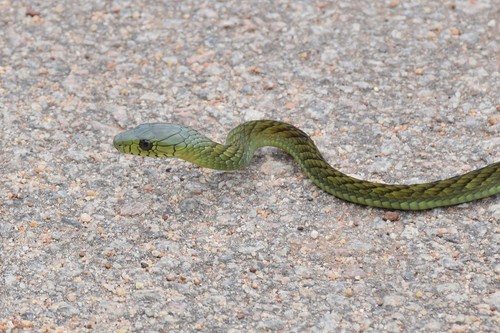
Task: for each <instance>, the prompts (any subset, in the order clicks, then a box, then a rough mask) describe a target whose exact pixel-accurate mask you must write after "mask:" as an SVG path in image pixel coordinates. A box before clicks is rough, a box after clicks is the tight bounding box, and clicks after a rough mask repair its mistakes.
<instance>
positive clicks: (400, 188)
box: [113, 120, 500, 210]
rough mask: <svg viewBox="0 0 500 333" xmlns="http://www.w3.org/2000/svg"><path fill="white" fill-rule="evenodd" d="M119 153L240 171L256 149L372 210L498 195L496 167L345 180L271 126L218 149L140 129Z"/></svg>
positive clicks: (290, 130)
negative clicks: (430, 176)
mask: <svg viewBox="0 0 500 333" xmlns="http://www.w3.org/2000/svg"><path fill="white" fill-rule="evenodd" d="M113 145H114V146H115V147H116V149H118V150H119V151H120V152H122V153H126V154H133V155H141V156H149V157H176V158H181V159H183V160H186V161H189V162H191V163H194V164H197V165H200V166H202V167H207V168H212V169H217V170H236V169H241V168H243V167H245V166H246V165H247V164H248V163H249V162H250V160H251V159H252V156H253V154H254V152H255V150H256V149H257V148H260V147H263V146H273V147H277V148H279V149H281V150H283V151H285V152H286V153H288V154H290V155H291V156H292V157H293V158H294V159H295V160H296V161H297V162H298V164H299V165H300V167H301V168H302V170H303V171H304V172H305V173H306V175H307V176H308V177H309V179H311V181H312V182H313V183H314V184H316V185H317V186H319V187H320V188H322V189H323V190H325V191H326V192H328V193H330V194H332V195H334V196H336V197H337V198H340V199H343V200H346V201H350V202H354V203H357V204H361V205H367V206H371V207H378V208H388V209H397V210H424V209H432V208H436V207H443V206H450V205H456V204H460V203H464V202H468V201H472V200H477V199H481V198H485V197H488V196H492V195H495V194H498V193H500V162H497V163H493V164H490V165H488V166H486V167H483V168H481V169H477V170H474V171H471V172H468V173H466V174H463V175H460V176H455V177H452V178H449V179H445V180H438V181H433V182H430V183H422V184H412V185H390V184H383V183H376V182H370V181H366V180H361V179H357V178H354V177H350V176H348V175H346V174H344V173H342V172H340V171H338V170H336V169H334V168H333V167H331V166H330V164H328V162H326V160H325V159H324V158H323V156H322V155H321V153H320V152H319V150H318V148H317V147H316V145H315V144H314V142H313V141H312V140H311V138H310V137H309V136H308V135H307V134H306V133H304V132H303V131H302V130H300V129H298V128H297V127H295V126H293V125H290V124H287V123H283V122H279V121H273V120H256V121H249V122H245V123H243V124H241V125H239V126H237V127H235V128H234V129H233V130H231V131H230V132H229V134H228V136H227V139H226V143H225V144H224V145H222V144H219V143H216V142H213V141H212V140H210V139H209V138H207V137H206V136H204V135H202V134H200V133H199V132H197V131H195V130H194V129H191V128H188V127H184V126H180V125H174V124H163V123H153V124H142V125H139V126H138V127H136V128H134V129H131V130H128V131H125V132H123V133H120V134H118V135H117V136H115V138H114V140H113Z"/></svg>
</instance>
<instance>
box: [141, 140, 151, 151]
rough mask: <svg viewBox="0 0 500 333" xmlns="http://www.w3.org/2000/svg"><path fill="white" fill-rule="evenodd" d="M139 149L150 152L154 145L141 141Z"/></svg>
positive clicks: (147, 141)
mask: <svg viewBox="0 0 500 333" xmlns="http://www.w3.org/2000/svg"><path fill="white" fill-rule="evenodd" d="M139 148H141V149H142V150H150V149H151V148H153V144H152V143H151V141H149V140H144V139H143V140H139Z"/></svg>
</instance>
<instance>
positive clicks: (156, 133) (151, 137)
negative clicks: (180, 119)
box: [113, 123, 189, 157]
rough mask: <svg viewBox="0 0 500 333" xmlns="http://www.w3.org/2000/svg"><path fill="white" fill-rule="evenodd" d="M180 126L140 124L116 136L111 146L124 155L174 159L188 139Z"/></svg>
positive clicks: (183, 128)
mask: <svg viewBox="0 0 500 333" xmlns="http://www.w3.org/2000/svg"><path fill="white" fill-rule="evenodd" d="M186 130H187V129H186V128H185V127H183V126H180V125H174V124H164V123H153V124H142V125H139V126H137V127H136V128H133V129H131V130H128V131H125V132H122V133H120V134H118V135H116V136H115V137H114V139H113V146H115V148H116V149H117V150H118V151H120V152H122V153H125V154H132V155H141V156H149V157H175V154H176V152H177V151H181V150H183V149H185V148H186V145H187V143H186V139H187V138H188V137H189V135H188V133H186Z"/></svg>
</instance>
